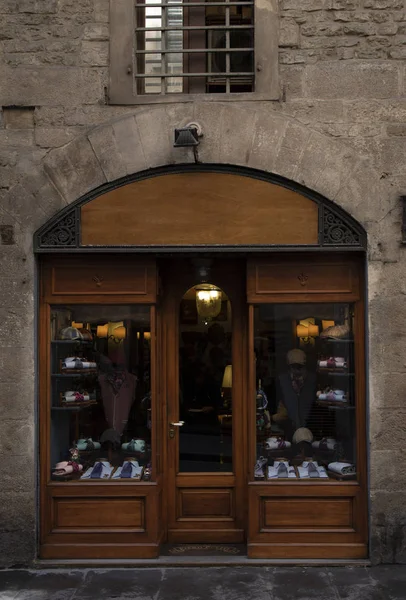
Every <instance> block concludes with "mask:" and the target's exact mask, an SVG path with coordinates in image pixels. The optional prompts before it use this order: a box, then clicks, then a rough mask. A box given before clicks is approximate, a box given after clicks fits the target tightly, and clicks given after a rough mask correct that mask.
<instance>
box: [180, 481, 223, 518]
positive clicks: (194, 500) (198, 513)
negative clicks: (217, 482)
mask: <svg viewBox="0 0 406 600" xmlns="http://www.w3.org/2000/svg"><path fill="white" fill-rule="evenodd" d="M233 492H234V490H233V489H213V488H210V489H205V488H198V489H196V488H192V489H185V488H181V489H180V490H178V499H179V500H178V519H180V520H182V519H184V518H187V519H190V518H194V519H199V518H203V519H208V518H210V519H218V518H220V519H223V518H227V517H228V518H229V519H233V518H234V497H233V496H234V494H233Z"/></svg>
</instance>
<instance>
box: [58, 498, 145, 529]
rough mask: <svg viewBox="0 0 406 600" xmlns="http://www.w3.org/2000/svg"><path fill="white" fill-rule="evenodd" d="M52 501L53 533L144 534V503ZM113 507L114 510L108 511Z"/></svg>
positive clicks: (139, 500) (89, 500) (131, 500)
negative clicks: (120, 530) (112, 531)
mask: <svg viewBox="0 0 406 600" xmlns="http://www.w3.org/2000/svg"><path fill="white" fill-rule="evenodd" d="M112 500H113V499H112V498H108V497H105V498H54V509H53V514H54V527H53V528H54V529H64V528H67V529H71V528H73V529H74V528H85V529H91V528H97V529H99V530H100V529H112V528H113V529H114V528H121V527H122V528H129V529H132V530H135V529H136V530H138V531H144V530H145V516H144V499H130V498H120V499H118V498H114V502H112ZM113 506H114V510H113V509H112V507H113Z"/></svg>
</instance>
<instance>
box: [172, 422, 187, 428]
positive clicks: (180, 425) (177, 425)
mask: <svg viewBox="0 0 406 600" xmlns="http://www.w3.org/2000/svg"><path fill="white" fill-rule="evenodd" d="M184 424H185V421H175V423H170V425H171V427H183V425H184Z"/></svg>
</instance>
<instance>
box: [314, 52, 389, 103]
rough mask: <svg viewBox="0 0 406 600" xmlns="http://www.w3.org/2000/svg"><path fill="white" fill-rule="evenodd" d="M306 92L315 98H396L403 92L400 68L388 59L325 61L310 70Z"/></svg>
mask: <svg viewBox="0 0 406 600" xmlns="http://www.w3.org/2000/svg"><path fill="white" fill-rule="evenodd" d="M306 77H307V86H306V88H307V89H306V92H307V93H306V95H307V96H310V97H314V98H349V99H352V98H354V97H357V98H393V97H396V96H398V95H399V80H400V73H399V69H398V68H397V67H396V66H395V65H392V64H390V63H389V62H386V63H378V64H376V63H373V62H357V63H354V64H352V63H351V64H350V63H341V62H338V63H337V62H336V63H334V62H331V61H325V62H321V63H318V64H317V65H309V66H308V67H307V70H306Z"/></svg>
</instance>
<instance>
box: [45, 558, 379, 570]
mask: <svg viewBox="0 0 406 600" xmlns="http://www.w3.org/2000/svg"><path fill="white" fill-rule="evenodd" d="M33 566H34V568H36V569H61V568H66V569H71V568H72V567H80V568H85V569H86V568H87V569H89V568H104V569H105V568H106V567H107V568H110V569H125V568H139V567H143V568H159V567H229V566H233V567H237V566H244V567H249V566H251V567H278V566H279V567H282V566H291V567H296V566H298V567H370V566H371V562H370V561H369V560H364V559H362V560H340V559H326V560H321V559H263V558H247V557H241V556H238V557H237V556H235V557H234V556H232V557H226V558H223V557H221V556H212V557H210V556H204V557H203V556H176V557H172V556H160V557H159V558H155V559H150V558H148V559H120V560H117V559H99V560H92V559H82V560H79V559H64V560H45V559H44V560H41V559H38V560H37V561H35V563H34V565H33Z"/></svg>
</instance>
